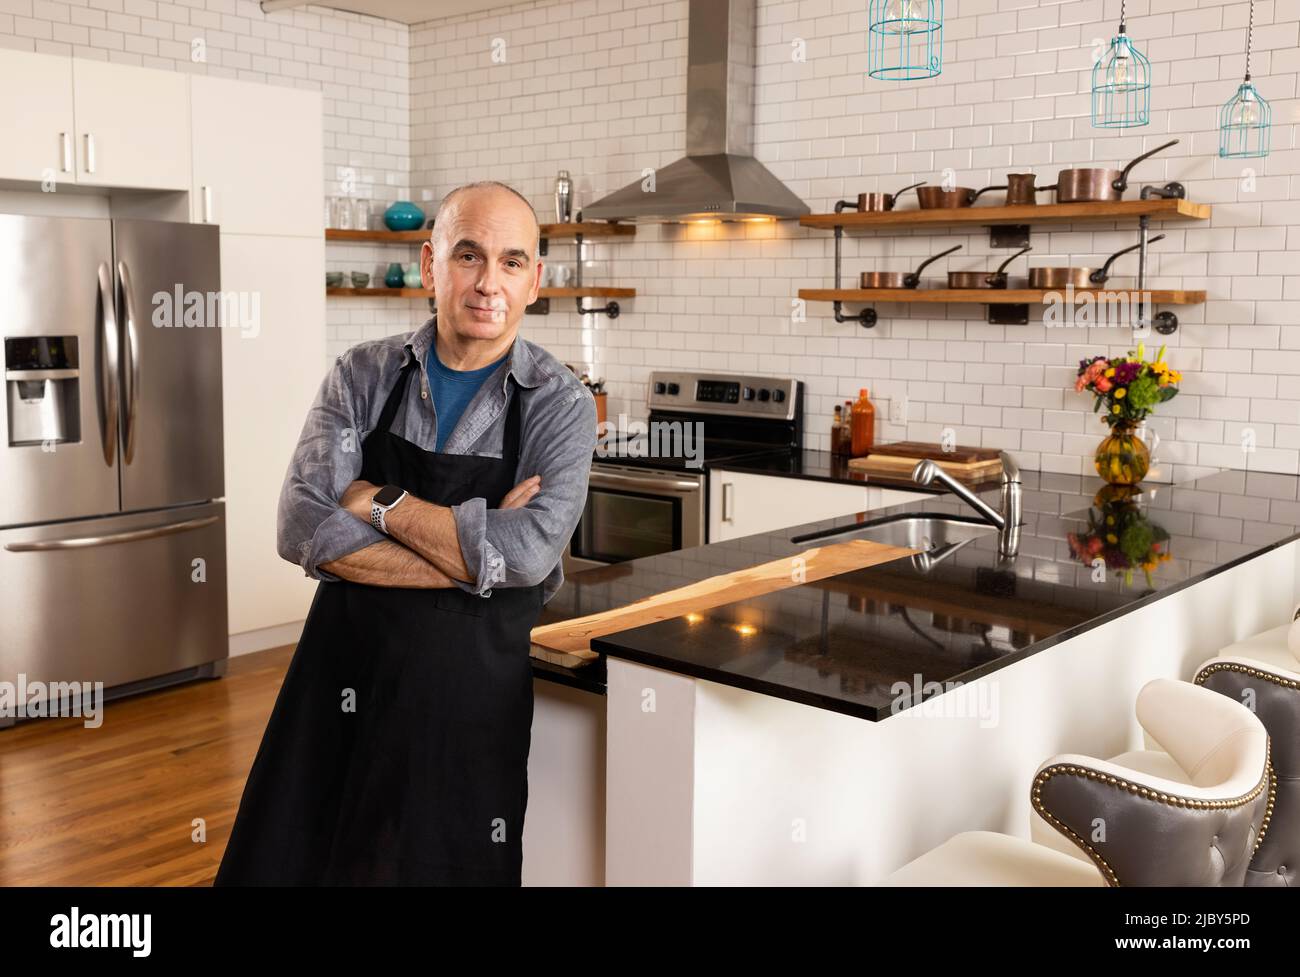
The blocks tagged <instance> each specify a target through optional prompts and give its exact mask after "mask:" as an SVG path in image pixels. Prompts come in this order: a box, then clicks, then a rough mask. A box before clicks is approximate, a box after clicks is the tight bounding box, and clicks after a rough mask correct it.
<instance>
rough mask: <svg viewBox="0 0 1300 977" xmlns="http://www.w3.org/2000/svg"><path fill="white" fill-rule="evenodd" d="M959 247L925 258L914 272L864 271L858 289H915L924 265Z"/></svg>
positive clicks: (943, 256)
mask: <svg viewBox="0 0 1300 977" xmlns="http://www.w3.org/2000/svg"><path fill="white" fill-rule="evenodd" d="M961 247H962V246H961V245H960V244H958V245H957V246H956V247H952V248H949V249H948V250H947V251H940V252H939V253H938V254H936V255H934V256H933V257H930V258H926V259H925V260H924V261H922V262H921V263H920V264H919V265H918V266H917V268H916V271H864V272H863V273H862V275H861V277H860V278H859V282H860V283H861V284H860V285H859V287H860V288H916V287H917V286H918V285H920V284H921V272H922V271H924V270H925V267H926V265H928V264H930V263H931V262H933V261H938V260H939V259H940V258H946V257H947V256H948V255H950V254H952V253H953V252H954V251H960V250H961Z"/></svg>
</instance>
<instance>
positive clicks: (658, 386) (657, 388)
mask: <svg viewBox="0 0 1300 977" xmlns="http://www.w3.org/2000/svg"><path fill="white" fill-rule="evenodd" d="M664 389H665V388H664V385H663V383H662V382H660V381H656V382H655V393H657V394H661V393H663V392H664Z"/></svg>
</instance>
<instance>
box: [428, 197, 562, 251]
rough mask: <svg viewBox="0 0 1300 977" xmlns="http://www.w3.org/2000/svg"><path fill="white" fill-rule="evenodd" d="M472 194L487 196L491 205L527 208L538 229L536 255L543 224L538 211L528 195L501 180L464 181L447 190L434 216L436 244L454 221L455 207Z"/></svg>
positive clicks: (535, 238)
mask: <svg viewBox="0 0 1300 977" xmlns="http://www.w3.org/2000/svg"><path fill="white" fill-rule="evenodd" d="M470 196H475V197H478V196H485V197H486V198H487V200H488V201H490V204H489V206H492V205H504V206H508V207H514V208H519V207H521V206H522V207H525V208H527V210H528V213H529V215H530V216H531V217H532V219H533V226H534V228H536V229H537V233H536V234H535V235H534V238H533V241H534V247H533V252H532V253H533V255H534V256H536V254H537V247H536V245H537V244H538V243H539V242H540V240H541V225H540V222H539V221H538V220H537V211H536V210H535V209H534V208H533V205H532V204H531V203H529V201H528V198H527V197H525V196H524V195H523V194H522V193H520V192H519V191H518V190H516V189H515V188H514V187H512V186H510V184H508V183H502V182H500V181H499V180H477V181H475V182H474V183H464V184H462V185H461V186H458V187H456V188H455V189H454V190H449V191H448V192H447V194H446V196H444V197H443V198H442V200H441V201H440V202H439V204H438V213H437V214H436V215H435V216H434V221H433V233H432V235H430V237H431V238H432V240H433V241H434V242H435V246H436V243H437V241H438V235H439V230H440V228H444V227H448V226H450V225H451V224H452V223H453V221H452V220H451V219H450V218H451V217H452V215H453V214H454V213H455V212H456V211H455V209H456V208H457V207H458V206H460V205H461V204H462V202H464V201H465V200H466V198H468V197H470ZM444 218H446V219H444Z"/></svg>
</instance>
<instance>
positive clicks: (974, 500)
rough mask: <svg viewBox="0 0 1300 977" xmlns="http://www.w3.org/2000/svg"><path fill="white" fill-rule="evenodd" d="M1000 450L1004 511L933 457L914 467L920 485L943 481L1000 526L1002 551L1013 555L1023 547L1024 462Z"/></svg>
mask: <svg viewBox="0 0 1300 977" xmlns="http://www.w3.org/2000/svg"><path fill="white" fill-rule="evenodd" d="M999 454H1000V456H1001V458H1002V479H1001V487H1002V492H1001V498H1000V508H1001V511H998V509H994V508H993V507H992V506H991V505H989V504H988V503H987V502H985V501H984V500H983V499H981V498H980V497H979V496H978V495H976V494H975V493H974V492H972V491H971V490H970V489H969V488H967V487H966V486H965V485H963V484H962V483H961V482H959V481H957V479H955V478H953V477H952V476H951V475H949V474H948V473H947V472H946V471H944V470H943V469H942V468H940V467H939V466H938V465H937V464H935V463H934V462H933V461H931V460H930V459H929V458H926V459H924V460H922V461H918V462H917V463H916V467H915V468H913V469H912V481H914V482H916V484H917V485H929V484H930V483H931V482H935V481H938V482H942V483H943V484H944V485H945V486H947V488H948V490H949V491H950V492H952V494H953V495H955V496H957V497H958V498H959V499H961V500H962V501H963V502H965V503H966V504H967V505H968V506H970V507H971V508H972V509H974V510H975V511H976V512H978V513H979V514H980V515H981V516H983V517H984V518H985V519H987V520H988V521H989V522H990V523H991V524H992V525H994V526H996V527H997V529H998V554H999V555H1000V556H1003V557H1013V556H1015V555H1016V552H1017V550H1019V548H1020V519H1021V505H1020V466H1019V465H1017V464H1016V462H1015V460H1014V459H1013V458H1012V457H1011V456H1010V455H1009V454H1007V453H1006V452H1005V451H1003V452H1000V453H999Z"/></svg>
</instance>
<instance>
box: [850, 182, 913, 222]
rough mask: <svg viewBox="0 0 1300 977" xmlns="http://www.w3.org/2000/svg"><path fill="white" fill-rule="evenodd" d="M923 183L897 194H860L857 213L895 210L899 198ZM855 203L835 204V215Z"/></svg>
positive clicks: (904, 188) (906, 188)
mask: <svg viewBox="0 0 1300 977" xmlns="http://www.w3.org/2000/svg"><path fill="white" fill-rule="evenodd" d="M923 185H924V181H922V182H921V183H913V184H912V185H911V186H910V187H903V189H902V190H899V191H898V192H897V193H860V194H858V202H857V211H858V213H859V214H868V213H873V214H874V213H880V212H883V211H886V210H893V209H894V204H896V203H898V198H899V197H901V196H902V195H903V194H905V193H907V191H908V190H915V189H916V188H917V187H919V186H923ZM853 206H854V204H853V201H851V200H841V201H838V202H837V203H836V204H835V213H837V214H838V213H841V212H842V211H843V210H844V208H846V207H853Z"/></svg>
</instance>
